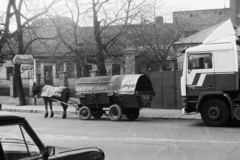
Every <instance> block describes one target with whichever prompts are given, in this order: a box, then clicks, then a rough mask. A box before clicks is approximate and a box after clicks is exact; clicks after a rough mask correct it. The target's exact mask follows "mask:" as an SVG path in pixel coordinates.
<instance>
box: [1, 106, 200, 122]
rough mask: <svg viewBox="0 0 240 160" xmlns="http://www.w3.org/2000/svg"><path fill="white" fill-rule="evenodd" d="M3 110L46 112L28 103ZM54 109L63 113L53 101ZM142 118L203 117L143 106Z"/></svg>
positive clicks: (72, 110) (42, 107) (69, 108)
mask: <svg viewBox="0 0 240 160" xmlns="http://www.w3.org/2000/svg"><path fill="white" fill-rule="evenodd" d="M1 110H2V111H8V112H27V113H41V114H44V113H45V107H44V105H26V106H16V105H10V104H2V108H1ZM53 111H54V113H55V114H62V111H63V110H62V106H60V105H57V104H55V103H53ZM67 114H75V115H76V109H75V108H74V107H68V109H67ZM139 118H140V119H201V116H200V114H193V115H183V114H182V111H181V110H175V109H153V108H143V109H142V110H140V116H139Z"/></svg>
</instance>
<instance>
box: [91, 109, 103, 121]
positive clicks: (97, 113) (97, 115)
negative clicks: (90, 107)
mask: <svg viewBox="0 0 240 160" xmlns="http://www.w3.org/2000/svg"><path fill="white" fill-rule="evenodd" d="M102 115H103V109H99V110H95V111H92V116H93V117H94V118H96V119H98V118H101V117H102Z"/></svg>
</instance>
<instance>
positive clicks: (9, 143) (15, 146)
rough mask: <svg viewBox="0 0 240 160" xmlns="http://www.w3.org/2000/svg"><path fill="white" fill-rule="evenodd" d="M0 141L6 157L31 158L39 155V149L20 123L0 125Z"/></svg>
mask: <svg viewBox="0 0 240 160" xmlns="http://www.w3.org/2000/svg"><path fill="white" fill-rule="evenodd" d="M0 142H1V145H2V148H3V152H4V155H5V158H6V159H25V158H27V159H32V158H33V157H34V158H39V157H40V156H41V154H40V149H39V148H38V146H37V145H36V144H35V142H34V141H33V139H32V138H31V137H30V135H29V134H28V132H27V131H26V130H25V128H24V126H23V125H21V124H20V125H10V126H3V127H0Z"/></svg>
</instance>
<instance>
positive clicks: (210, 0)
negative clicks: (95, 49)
mask: <svg viewBox="0 0 240 160" xmlns="http://www.w3.org/2000/svg"><path fill="white" fill-rule="evenodd" d="M1 1H3V2H5V3H2V4H1V7H0V12H1V13H2V12H5V10H6V5H7V2H8V0H1ZM45 1H46V2H48V0H45ZM83 1H84V2H87V1H89V2H91V1H92V0H83ZM116 1H122V0H110V2H112V3H115V2H116ZM135 1H138V0H135ZM146 2H148V3H154V2H156V3H157V5H158V6H160V8H159V12H158V13H157V16H163V18H164V21H165V22H171V21H172V13H173V12H174V11H188V10H206V9H218V8H224V7H226V8H229V0H146ZM39 3H42V0H41V1H39Z"/></svg>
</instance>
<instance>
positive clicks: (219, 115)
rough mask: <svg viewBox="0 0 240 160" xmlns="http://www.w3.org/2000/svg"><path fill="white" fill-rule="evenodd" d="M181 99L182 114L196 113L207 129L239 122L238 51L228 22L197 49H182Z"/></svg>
mask: <svg viewBox="0 0 240 160" xmlns="http://www.w3.org/2000/svg"><path fill="white" fill-rule="evenodd" d="M184 53H185V54H184V62H183V73H182V77H181V95H182V106H183V108H182V112H183V114H188V115H190V114H194V113H200V115H201V118H202V120H203V121H204V122H205V123H206V124H207V125H209V126H214V127H219V126H224V125H226V124H228V122H232V121H234V122H236V123H239V122H240V85H239V84H240V79H239V78H240V75H239V74H240V57H239V54H240V48H239V39H238V36H237V29H236V27H234V26H233V24H232V22H231V20H227V21H225V22H224V23H222V24H221V25H220V26H219V27H218V28H217V29H216V30H215V31H213V32H212V33H211V34H210V35H209V36H208V37H207V38H206V39H205V40H204V41H203V43H202V44H201V45H199V46H195V47H189V48H186V49H185V52H184Z"/></svg>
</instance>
